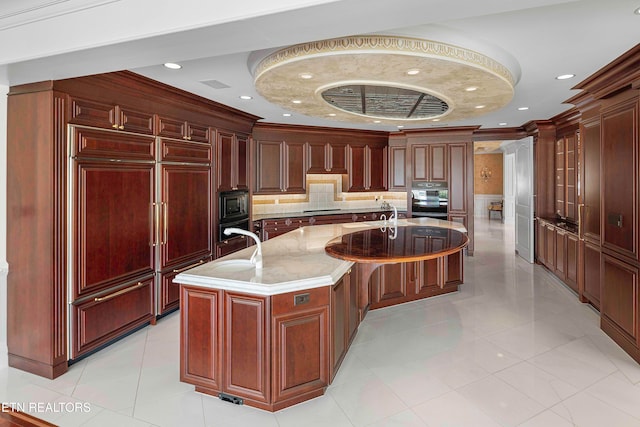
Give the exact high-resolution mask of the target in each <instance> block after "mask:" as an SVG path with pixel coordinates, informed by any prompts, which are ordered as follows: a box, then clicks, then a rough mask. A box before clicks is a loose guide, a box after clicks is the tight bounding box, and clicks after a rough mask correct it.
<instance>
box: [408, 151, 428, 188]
mask: <svg viewBox="0 0 640 427" xmlns="http://www.w3.org/2000/svg"><path fill="white" fill-rule="evenodd" d="M411 159H412V163H413V179H414V180H422V181H429V149H428V146H427V145H416V146H413V148H412V153H411Z"/></svg>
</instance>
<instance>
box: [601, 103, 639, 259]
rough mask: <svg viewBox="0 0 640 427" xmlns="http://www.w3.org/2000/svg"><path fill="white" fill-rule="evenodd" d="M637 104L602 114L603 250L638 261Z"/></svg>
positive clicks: (626, 105)
mask: <svg viewBox="0 0 640 427" xmlns="http://www.w3.org/2000/svg"><path fill="white" fill-rule="evenodd" d="M637 105H638V103H637V101H634V102H628V103H625V104H623V105H621V106H619V107H616V108H614V109H612V110H609V111H606V112H604V113H603V114H602V138H603V139H602V173H603V176H604V177H606V179H602V186H603V187H602V207H603V210H602V213H603V215H604V218H602V224H603V225H604V228H603V230H602V247H603V248H607V249H611V250H614V251H616V252H618V253H620V254H622V255H624V256H627V257H629V258H632V259H633V260H637V259H638V232H637V231H638V230H637V222H638V218H637V206H638V204H637V190H636V186H637V182H638V171H637V148H636V147H637V144H638V135H637V132H638V107H637Z"/></svg>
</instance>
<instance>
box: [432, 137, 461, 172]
mask: <svg viewBox="0 0 640 427" xmlns="http://www.w3.org/2000/svg"><path fill="white" fill-rule="evenodd" d="M463 153H464V151H463ZM429 180H430V181H446V180H447V146H446V145H445V144H431V145H429Z"/></svg>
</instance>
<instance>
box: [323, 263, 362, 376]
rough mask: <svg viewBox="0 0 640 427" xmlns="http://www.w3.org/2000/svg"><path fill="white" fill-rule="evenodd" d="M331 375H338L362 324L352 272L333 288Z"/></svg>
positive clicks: (356, 286)
mask: <svg viewBox="0 0 640 427" xmlns="http://www.w3.org/2000/svg"><path fill="white" fill-rule="evenodd" d="M330 308H331V351H330V353H331V365H330V366H331V373H330V379H331V380H333V378H334V377H335V375H336V372H337V371H338V368H339V367H340V365H341V363H342V360H343V359H344V356H345V355H346V354H347V351H348V350H349V346H350V344H351V341H352V340H353V338H354V337H355V334H356V332H357V330H358V325H359V324H360V315H359V311H358V283H357V280H356V278H355V277H354V276H353V275H352V273H351V271H349V272H348V273H347V274H345V275H344V276H343V277H342V278H341V279H340V280H339V281H338V282H337V283H336V284H335V285H333V287H332V288H331V304H330Z"/></svg>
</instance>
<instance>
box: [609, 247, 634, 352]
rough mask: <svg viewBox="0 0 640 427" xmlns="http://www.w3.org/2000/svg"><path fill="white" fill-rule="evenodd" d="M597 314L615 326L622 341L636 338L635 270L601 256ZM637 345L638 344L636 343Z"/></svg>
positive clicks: (625, 264) (616, 260) (610, 258)
mask: <svg viewBox="0 0 640 427" xmlns="http://www.w3.org/2000/svg"><path fill="white" fill-rule="evenodd" d="M601 259H602V264H601V266H602V267H601V268H602V279H603V282H602V301H601V303H602V304H601V306H600V310H601V311H600V314H601V315H602V317H603V321H604V320H608V321H609V322H611V323H613V324H614V325H615V328H616V329H617V330H618V331H619V333H621V334H622V335H623V336H624V338H625V339H627V340H629V341H631V342H633V343H637V339H638V268H637V267H634V266H632V265H630V264H627V263H625V262H622V261H620V260H618V259H616V258H613V257H611V256H609V255H607V254H604V253H603V254H602V258H601ZM636 345H637V344H636Z"/></svg>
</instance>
